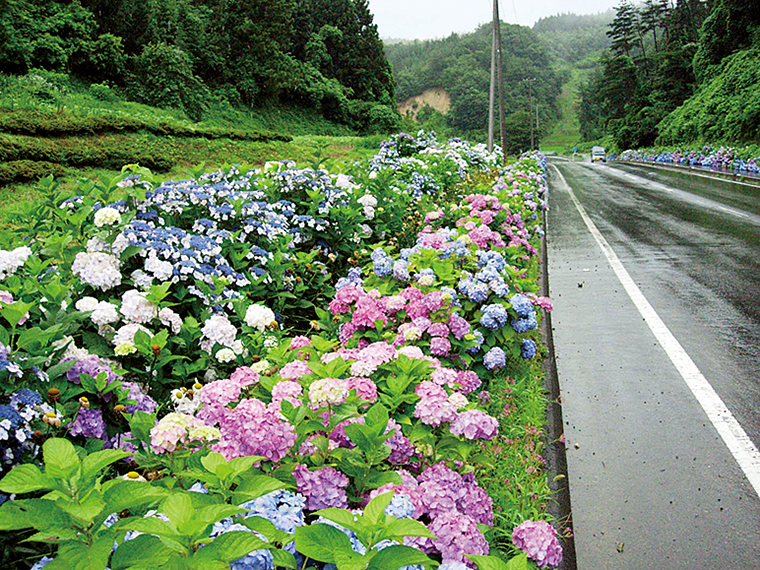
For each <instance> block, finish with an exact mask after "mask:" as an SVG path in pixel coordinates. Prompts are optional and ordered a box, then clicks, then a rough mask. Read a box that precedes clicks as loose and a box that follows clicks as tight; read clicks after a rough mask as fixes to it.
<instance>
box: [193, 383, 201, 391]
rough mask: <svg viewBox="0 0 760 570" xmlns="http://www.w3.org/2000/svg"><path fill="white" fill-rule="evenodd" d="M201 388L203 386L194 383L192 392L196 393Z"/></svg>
mask: <svg viewBox="0 0 760 570" xmlns="http://www.w3.org/2000/svg"><path fill="white" fill-rule="evenodd" d="M201 388H203V384H201V383H200V382H196V383H195V384H193V391H195V392H197V391H198V390H200V389H201Z"/></svg>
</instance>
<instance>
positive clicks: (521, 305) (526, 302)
mask: <svg viewBox="0 0 760 570" xmlns="http://www.w3.org/2000/svg"><path fill="white" fill-rule="evenodd" d="M509 302H510V303H511V304H512V308H513V309H514V310H515V312H516V313H517V314H518V315H519V316H520V317H523V318H525V317H528V316H530V314H531V313H533V312H534V309H533V303H531V302H530V299H529V298H528V296H527V295H523V294H522V293H518V294H517V295H513V296H512V298H511V299H510V300H509Z"/></svg>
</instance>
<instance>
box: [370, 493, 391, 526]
mask: <svg viewBox="0 0 760 570" xmlns="http://www.w3.org/2000/svg"><path fill="white" fill-rule="evenodd" d="M393 494H394V493H393V491H390V492H388V493H383V494H382V495H378V496H377V497H375V498H374V499H372V500H371V501H370V502H369V504H368V505H367V507H366V508H365V509H364V517H365V518H366V519H368V520H369V521H370V522H371V523H372V524H377V523H378V522H380V519H381V517H383V516H384V515H385V509H386V507H387V506H388V505H390V504H391V501H392V500H393Z"/></svg>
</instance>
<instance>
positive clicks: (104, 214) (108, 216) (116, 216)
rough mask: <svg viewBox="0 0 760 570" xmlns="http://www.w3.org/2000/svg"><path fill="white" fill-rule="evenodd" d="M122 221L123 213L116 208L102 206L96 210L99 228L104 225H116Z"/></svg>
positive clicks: (96, 222)
mask: <svg viewBox="0 0 760 570" xmlns="http://www.w3.org/2000/svg"><path fill="white" fill-rule="evenodd" d="M120 223H121V214H120V213H119V210H117V209H116V208H110V207H106V208H101V209H100V210H98V211H97V212H95V225H96V226H97V227H99V228H102V227H103V226H115V225H117V224H120Z"/></svg>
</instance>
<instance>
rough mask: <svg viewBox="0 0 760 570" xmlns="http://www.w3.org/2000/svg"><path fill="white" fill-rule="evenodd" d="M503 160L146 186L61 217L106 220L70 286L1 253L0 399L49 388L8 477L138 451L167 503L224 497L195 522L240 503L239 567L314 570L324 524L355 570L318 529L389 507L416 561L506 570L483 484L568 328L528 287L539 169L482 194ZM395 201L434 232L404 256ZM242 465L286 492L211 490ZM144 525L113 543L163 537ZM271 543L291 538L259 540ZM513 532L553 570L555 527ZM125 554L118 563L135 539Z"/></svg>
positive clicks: (0, 434) (77, 203) (453, 144)
mask: <svg viewBox="0 0 760 570" xmlns="http://www.w3.org/2000/svg"><path fill="white" fill-rule="evenodd" d="M500 159H501V157H500V151H498V150H497V151H496V152H494V153H488V152H486V150H485V148H484V147H483V146H480V145H479V146H472V145H470V144H469V143H466V142H464V141H461V140H458V139H455V140H452V141H448V142H446V143H441V142H439V141H437V140H436V139H435V137H434V135H432V134H426V133H419V134H418V135H417V136H410V135H405V134H401V135H397V136H395V137H392V138H391V139H389V140H388V141H386V142H385V143H383V145H382V147H381V149H380V151H379V153H378V154H377V155H376V156H374V157H373V158H372V159H370V160H368V161H366V162H365V163H363V164H360V165H353V166H352V167H351V168H352V170H351V172H350V174H339V175H333V174H330V173H328V172H326V171H323V170H311V169H298V168H296V165H295V164H294V163H292V162H289V161H282V162H279V163H269V164H267V165H265V166H264V167H262V168H258V169H250V170H247V171H244V172H241V170H240V169H238V168H237V167H233V168H231V169H229V170H228V171H226V172H216V173H210V174H205V175H201V176H198V177H197V179H194V180H184V181H168V182H164V183H161V184H151V183H148V182H145V183H142V182H139V183H138V184H137V185H134V186H130V187H131V188H135V189H137V191H138V192H137V193H138V194H140V193H144V197H142V198H140V199H135V200H132V201H131V202H128V201H124V202H120V203H113V204H106V201H105V200H104V201H103V203H102V204H101V203H99V202H98V203H97V204H95V205H93V204H92V203H91V201H88V199H87V198H86V197H80V198H75V199H71V200H67V201H65V202H64V203H63V204H62V209H63V210H64V212H62V215H63V216H64V217H65V216H69V217H70V218H71V219H75V217H76V216H78V215H84V214H86V215H87V219H88V220H89V221H88V222H87V224H89V225H86V228H85V230H84V231H83V234H82V235H83V236H84V237H83V239H81V244H82V245H81V246H79V247H80V250H79V251H72V252H70V253H71V255H69V259H70V260H71V265H70V266H65V265H64V264H63V263H62V262H61V261H60V260H58V258H56V259H55V260H52V259H45V260H44V261H43V260H42V257H44V255H47V254H46V253H44V252H43V250H42V249H41V248H40V246H38V245H37V244H36V243H34V242H32V243H31V244H30V246H29V247H27V246H23V247H19V248H16V249H9V250H8V251H0V281H2V287H3V289H7V290H3V291H1V292H0V301H2V302H3V311H5V312H4V313H3V315H4V316H5V318H6V320H7V321H8V322H10V323H12V327H13V329H14V335H13V337H11V336H10V335H9V336H8V337H7V338H10V339H11V340H10V341H9V342H11V343H16V344H15V345H12V346H7V347H6V346H4V345H0V374H2V375H3V376H2V377H0V379H4V380H10V381H12V382H13V383H14V385H16V386H18V385H19V383H22V382H23V383H24V385H26V384H28V385H29V386H30V387H33V388H34V389H33V390H32V389H29V388H22V389H16V390H15V391H14V392H12V393H9V394H6V395H5V396H6V398H5V399H4V400H2V401H3V402H6V401H7V402H8V403H7V404H5V403H3V404H0V441H2V442H3V455H2V460H3V462H4V463H5V464H6V465H7V466H8V467H10V466H12V465H16V464H19V463H22V462H29V461H37V462H39V460H40V457H41V448H40V445H41V442H44V441H45V440H46V439H48V438H49V437H50V435H59V436H65V437H68V438H70V439H71V440H72V441H74V442H75V443H77V445H80V446H81V447H82V448H84V449H88V450H90V449H100V448H105V449H109V448H110V449H122V450H124V451H126V452H127V453H126V454H125V455H128V457H126V458H124V460H123V461H121V462H120V463H119V464H118V465H116V466H115V469H116V470H117V471H119V470H123V471H124V472H126V474H125V475H124V478H125V480H127V481H132V482H131V483H129V485H132V484H134V485H138V484H154V483H151V482H150V481H149V480H151V481H152V480H154V479H157V478H158V479H160V478H162V477H170V478H175V479H176V481H174V483H176V485H163V483H162V484H161V485H160V486H161V488H162V489H168V490H172V492H175V491H176V492H185V491H184V489H189V491H198V492H200V493H203V494H206V495H208V497H201V496H200V495H193V493H187V494H189V495H193V499H192V504H193V505H194V507H193V508H195V509H197V510H198V511H200V510H202V509H203V506H205V505H210V504H213V501H214V500H216V499H214V497H216V498H219V496H223V498H222V499H220V500H222V501H235V502H234V503H233V504H234V505H238V504H239V505H240V506H241V508H242V509H244V510H245V512H241V513H239V514H235V515H231V516H228V515H227V514H225V515H224V516H225V517H227V518H223V519H221V517H220V519H221V520H220V519H217V520H216V521H214V522H213V524H212V525H211V526H210V527H209V528H210V529H212V530H211V535H210V536H208V535H206V538H208V539H209V540H217V539H219V538H220V537H222V540H229V541H231V540H232V539H231V538H230V537H231V536H232V537H234V536H235V535H230V533H243V532H245V533H253V534H254V535H255V536H256V537H257V538H259V539H261V541H262V542H257V543H256V544H257V545H258V546H257V547H256V548H257V549H256V550H252V551H251V552H250V553H248V554H247V555H245V556H242V557H241V558H239V559H237V560H235V561H232V562H231V563H230V567H231V568H274V566H275V563H276V562H277V560H278V558H277V556H276V555H275V556H273V552H274V551H275V550H276V549H278V548H282V549H283V550H285V551H287V552H289V553H290V554H292V555H293V556H294V557H295V558H296V560H297V561H298V562H300V563H301V564H303V562H304V561H305V558H304V557H303V556H302V553H299V552H298V549H297V548H296V542H295V541H294V540H289V539H288V535H294V534H295V533H296V532H300V531H298V530H297V529H299V528H301V527H308V526H312V525H314V524H315V523H316V524H321V523H324V524H330V525H332V526H336V525H337V527H338V528H339V529H340V530H341V531H342V532H344V533H345V534H346V536H348V537H349V539H350V541H351V544H352V546H353V548H354V550H355V551H356V552H362V549H363V548H364V546H363V545H361V543H360V541H359V540H358V537H357V535H356V533H353V532H352V531H350V530H349V529H347V528H344V527H341V526H340V525H338V524H337V523H335V522H334V521H330V520H329V519H328V518H324V519H322V518H317V517H318V515H315V513H316V512H317V511H320V510H322V509H352V512H353V513H354V514H355V516H358V514H359V513H361V512H362V509H364V508H365V507H366V505H367V504H368V502H369V501H371V500H372V499H374V498H376V497H378V496H379V495H381V494H382V493H384V492H388V491H394V493H395V494H394V496H393V498H392V499H389V500H390V504H389V505H388V507H387V508H386V510H385V512H386V513H387V515H388V516H391V517H396V518H408V519H410V520H413V521H418V522H419V523H420V524H422V525H424V527H425V528H426V529H427V530H428V531H430V532H432V533H433V535H434V536H435V538H430V537H427V536H417V537H415V536H407V537H406V538H405V539H404V540H403V543H404V544H405V545H407V546H412V547H414V548H417V549H419V550H421V551H422V552H425V553H427V554H430V555H432V556H433V557H435V559H436V560H437V561H440V562H441V563H442V566H441V567H442V568H446V569H448V570H452V569H456V570H462V568H474V564H473V563H472V562H471V561H470V560H469V559H468V558H467V557H466V555H488V553H489V544H488V541H487V540H486V535H485V534H484V530H485V527H481V526H479V525H486V526H488V527H490V526H493V525H494V524H495V518H494V501H493V499H492V498H491V497H490V496H489V495H488V493H487V492H486V491H485V489H484V488H483V486H481V484H480V483H479V482H478V481H477V479H476V477H475V475H474V472H477V465H476V464H475V462H476V461H478V459H477V458H478V457H479V454H480V453H481V452H482V451H483V450H484V449H485V448H486V445H494V443H493V441H494V440H496V439H497V438H500V437H506V435H503V434H500V417H501V416H499V412H500V410H496V411H494V410H493V409H491V408H490V407H489V404H490V403H491V401H492V395H491V394H492V392H489V390H492V389H493V385H494V383H495V380H496V379H501V378H503V377H505V376H506V375H507V374H508V373H510V371H511V370H514V369H516V368H520V367H522V369H528V368H530V367H531V366H532V362H531V361H532V360H533V359H535V358H536V357H537V355H538V354H539V353H540V350H541V343H540V336H539V333H538V325H539V323H540V321H541V318H542V315H543V314H544V313H545V312H548V311H550V310H551V302H550V300H549V299H547V298H545V297H542V296H540V295H539V291H538V289H537V285H536V283H535V279H534V277H533V273H534V271H535V264H536V263H537V259H536V258H537V256H538V251H539V247H540V240H541V238H542V236H543V231H542V229H541V212H542V211H543V210H545V209H546V201H545V192H546V189H547V187H546V181H545V164H544V163H543V161H542V158H541V157H540V155H535V156H532V157H524V158H523V159H522V160H521V161H520V162H519V163H518V164H517V165H514V166H512V167H509V168H504V169H502V170H500V171H497V175H496V179H495V180H493V181H492V182H482V181H481V182H477V183H476V182H473V181H472V180H469V178H470V177H471V176H472V175H473V174H476V173H480V172H482V173H486V172H487V171H495V169H496V168H498V163H499V161H500ZM480 178H482V179H483V180H488V178H486V177H485V176H483V177H478V179H480ZM135 180H139V179H135ZM464 180H467V186H466V187H467V188H468V190H467V191H466V192H463V193H460V194H456V192H458V191H459V190H457V188H458V186H457V185H458V184H460V183H462V181H464ZM372 181H376V182H372ZM381 183H382V184H386V187H385V189H384V190H382V191H380V190H378V187H379V186H378V185H380V184H381ZM370 189H373V190H372V192H370ZM402 197H403V200H406V202H405V203H407V204H413V205H415V206H414V208H417V209H418V210H419V212H418V214H419V220H417V221H418V222H419V225H417V226H416V228H417V229H418V230H419V231H416V230H415V231H416V235H414V236H412V237H409V236H407V240H406V241H404V242H402V241H401V240H398V239H396V238H395V236H390V235H384V234H385V232H386V230H385V229H383V228H387V227H390V226H388V225H387V218H388V216H387V215H381V214H384V213H385V212H386V211H387V210H384V209H390V208H392V207H393V204H394V200H395V199H396V198H399V199H401V198H402ZM445 201H448V203H446V202H445ZM410 224H411V221H410ZM410 227H412V226H411V225H410ZM85 244H86V245H85ZM341 255H342V256H343V258H342V259H343V264H342V265H341V264H339V263H338V261H340V256H341ZM349 258H350V263H349V262H348V260H349ZM61 259H64V257H62V256H61ZM332 268H340V272H338V271H337V270H336V271H335V274H334V275H333V274H332V273H331V272H332V271H333V269H332ZM26 272H28V273H29V275H26ZM19 276H24V278H27V279H28V282H27V284H25V285H22V283H21V281H20V279H21V277H19ZM328 279H330V280H332V281H328ZM67 280H68V281H67ZM299 280H300V281H299ZM307 281H308V284H307V283H306V282H307ZM331 282H334V283H335V287H334V290H333V289H332V288H330V287H327V286H326V284H327V283H331ZM32 285H34V286H32ZM309 287H310V288H311V289H309ZM37 290H39V291H41V293H40V294H39V295H38V297H35V298H33V297H32V294H30V293H29V291H37ZM307 292H308V294H310V295H312V296H311V297H309V299H310V300H309V301H307V300H306V298H305V296H306V295H307ZM43 293H44V295H45V297H44V298H42V294H43ZM35 294H36V293H35ZM282 299H287V300H288V301H287V302H289V303H292V304H291V305H290V314H284V313H283V309H282V306H283V305H282V304H280V305H276V303H280V302H281V300H282ZM31 301H35V302H34V303H32V302H31ZM312 301H313V302H314V303H320V304H315V305H314V308H315V310H314V312H313V314H312V313H308V314H309V315H310V316H308V317H305V318H304V316H303V315H304V314H307V313H306V309H308V308H309V307H310V305H309V303H311V302H312ZM14 303H16V304H17V306H14V305H13V304H14ZM8 307H9V308H8ZM27 307H28V308H27ZM278 307H279V308H278ZM14 311H15V313H14ZM312 318H313V319H314V320H311V321H310V322H309V320H310V319H312ZM13 319H15V321H14V320H13ZM292 323H298V326H299V327H300V328H299V329H298V330H297V332H298V333H299V334H297V335H295V336H290V335H291V334H292V333H291V330H292V329H290V330H289V327H290V326H293V325H292ZM43 325H44V327H47V328H43ZM33 327H37V328H36V329H33ZM26 331H31V332H29V333H28V336H27V337H23V336H21V335H24V334H25V332H26ZM38 331H42V332H38ZM32 337H34V338H32ZM21 338H23V339H24V340H23V341H20V340H19V339H21ZM35 343H36V344H35ZM29 347H31V348H29ZM32 350H34V351H36V352H32ZM3 370H4V371H5V373H3ZM489 411H490V413H489ZM505 413H506V411H505ZM492 414H493V415H492ZM509 437H512V435H509ZM536 453H537V452H536ZM246 460H247V463H246ZM224 462H226V465H225V463H224ZM236 462H237V463H236ZM216 465H222V467H221V468H220V470H219V471H218V472H215V471H214V469H216ZM241 465H242V466H245V468H244V469H242V471H241V474H243V473H248V472H250V473H255V474H256V477H262V478H268V479H271V480H272V481H275V479H276V481H277V485H275V486H273V487H270V489H272V488H274V489H279V490H276V491H274V492H271V493H267V494H264V495H263V496H257V495H255V494H253V495H251V493H254V492H255V490H252V489H249V488H246V486H245V484H242V485H241V486H238V485H237V483H230V481H231V480H230V481H224V483H223V485H226V487H224V491H223V492H221V491H220V490H219V489H217V488H215V486H222V481H223V479H224V477H226V475H223V473H225V469H229V470H234V469H237V468H238V466H241ZM127 466H128V468H127ZM233 466H235V467H233ZM203 469H206V470H207V471H208V472H210V473H215V474H214V475H213V476H212V475H209V474H208V473H207V472H204V471H203ZM137 471H139V473H138V472H137ZM231 472H232V471H227V472H226V473H231ZM241 476H245V475H241ZM261 481H263V479H261V480H260V481H259V482H261ZM166 482H167V481H165V483H166ZM169 482H171V480H170V481H169ZM283 486H284V487H286V489H282V487H283ZM214 493H216V495H214ZM246 493H248V496H247V497H245V495H246ZM220 494H221V495H220ZM251 496H253V497H255V498H250V497H251ZM241 497H245V498H246V499H249V498H250V500H245V501H242V500H241V499H240V498H241ZM153 508H156V507H153ZM146 510H147V508H146V509H143V511H139V509H138V510H136V511H135V512H134V513H121V514H118V515H117V514H114V515H112V519H113V520H111V519H109V521H110V522H109V524H119V525H122V524H124V525H126V524H129V519H130V518H133V517H142V516H143V515H145V516H146V517H153V518H157V519H160V520H161V521H163V522H166V520H168V518H167V517H166V515H164V514H162V513H161V512H160V511H159V512H156V511H148V512H145V511H146ZM120 512H121V510H120ZM166 512H167V514H169V511H168V510H167V511H166ZM231 512H232V511H231ZM171 514H176V513H171ZM162 517H163V518H162ZM254 517H260V519H265V520H266V521H268V523H267V525H263V524H262V523H261V522H260V521H259V520H258V519H256V520H254ZM325 517H327V514H325ZM120 518H121V519H122V520H123V519H127V521H126V522H122V521H121V520H119V519H120ZM249 519H250V520H249ZM257 521H258V522H257ZM326 521H327V522H326ZM269 523H271V525H273V526H274V527H275V528H276V529H278V530H279V531H282V532H283V533H285V534H284V535H271V536H270V538H266V537H265V536H264V535H265V534H266V533H267V532H271V528H270V526H271V525H269ZM104 524H105V523H104ZM151 524H152V523H145V524H144V525H142V527H141V528H142V529H146V528H149V526H150V525H151ZM346 524H348V523H346ZM497 524H498V522H497ZM544 524H545V523H544ZM106 526H107V525H106ZM138 526H140V525H138ZM547 526H548V525H547ZM114 528H120V527H114ZM518 528H519V529H520V530H519V532H518V530H517V529H515V534H514V535H513V542H514V544H515V546H517V547H518V548H522V549H523V550H525V551H526V552H528V553H529V556H530V557H531V559H533V560H535V561H536V563H537V564H539V565H540V566H542V567H544V566H545V565H556V564H558V563H559V562H558V561H559V560H560V557H561V551H559V552H560V553H558V551H557V547H558V544H556V545H555V542H553V541H552V540H551V537H550V532H549V531H548V530H547V529H546V528H544V527H543V526H539V527H535V528H533V527H531V528H528V527H523V526H522V525H521V527H518ZM549 528H551V527H549ZM129 532H130V533H132V534H129V533H128V534H127V537H126V538H125V539H124V540H123V541H122V543H123V542H128V541H129V540H133V539H134V538H136V537H137V536H139V532H142V530H141V531H129ZM146 532H148V534H150V532H149V531H146ZM225 535H226V537H225ZM122 536H123V535H122ZM272 536H276V538H275V539H274V540H272V538H271V537H272ZM249 538H250V536H249ZM293 538H294V537H293ZM118 540H122V539H121V538H119V539H118ZM141 540H142V539H141ZM399 540H400V539H399ZM555 541H556V539H555ZM109 544H110V543H109ZM394 545H397V544H396V543H394V542H393V541H386V542H385V543H381V544H378V545H375V546H374V548H377V549H381V548H389V547H391V546H394ZM115 547H116V548H117V549H118V548H119V544H118V541H117V544H116V545H115ZM203 548H204V546H203V545H201V546H200V548H199V551H202V549H203ZM365 550H366V548H365ZM280 561H281V559H280ZM277 564H279V562H277ZM316 567H317V568H319V569H320V570H326V569H329V568H331V566H330V565H329V564H323V563H321V562H318V563H317V566H316ZM416 568H417V566H416V565H411V566H409V567H407V570H416Z"/></svg>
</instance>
